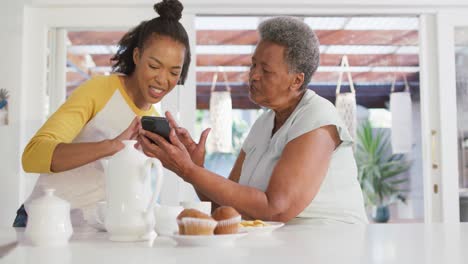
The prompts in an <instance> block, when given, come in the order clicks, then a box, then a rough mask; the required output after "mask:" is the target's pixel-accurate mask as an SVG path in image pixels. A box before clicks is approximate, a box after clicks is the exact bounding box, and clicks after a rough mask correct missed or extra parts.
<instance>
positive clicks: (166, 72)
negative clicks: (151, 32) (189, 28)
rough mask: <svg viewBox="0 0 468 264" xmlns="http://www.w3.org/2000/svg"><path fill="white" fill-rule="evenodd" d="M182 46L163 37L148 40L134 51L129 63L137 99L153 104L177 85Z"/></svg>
mask: <svg viewBox="0 0 468 264" xmlns="http://www.w3.org/2000/svg"><path fill="white" fill-rule="evenodd" d="M184 56H185V46H184V45H183V44H182V43H180V42H177V41H175V40H173V39H172V38H170V37H166V36H154V37H151V38H149V39H148V40H147V41H146V42H145V44H144V47H143V50H140V49H138V48H135V50H134V51H133V61H134V63H135V72H134V74H135V77H136V81H137V86H138V89H139V91H138V93H139V94H140V96H139V97H142V98H141V99H142V100H143V101H144V103H146V104H148V103H149V104H155V103H158V102H159V101H161V99H162V98H163V97H164V96H165V95H166V94H168V93H169V92H170V91H171V90H172V89H174V87H175V86H176V85H177V83H178V81H179V78H180V74H181V72H182V66H183V64H184Z"/></svg>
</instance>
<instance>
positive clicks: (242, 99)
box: [197, 82, 419, 109]
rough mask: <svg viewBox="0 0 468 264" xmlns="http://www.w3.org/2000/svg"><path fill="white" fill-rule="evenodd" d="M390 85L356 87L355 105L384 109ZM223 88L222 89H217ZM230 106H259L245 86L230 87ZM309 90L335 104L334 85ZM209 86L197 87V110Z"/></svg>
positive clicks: (202, 106)
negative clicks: (249, 95) (250, 97)
mask: <svg viewBox="0 0 468 264" xmlns="http://www.w3.org/2000/svg"><path fill="white" fill-rule="evenodd" d="M390 87H391V85H390V84H387V85H356V87H355V88H356V100H357V104H359V105H362V106H364V107H367V108H386V107H387V106H386V103H387V102H388V100H389V94H390ZM219 88H221V89H222V88H223V87H219ZM231 88H232V90H231V91H232V94H231V97H232V106H233V108H234V109H258V108H259V106H258V105H255V104H254V103H252V102H251V101H250V99H249V97H248V88H247V86H246V85H238V86H232V87H231ZM308 88H309V89H311V90H313V91H315V92H316V93H317V94H318V95H320V96H322V97H324V98H326V99H327V100H329V101H330V102H331V103H333V104H334V103H335V86H334V85H309V87H308ZM403 89H404V84H403V83H402V82H399V83H397V85H396V86H395V90H396V91H402V90H403ZM348 90H349V87H347V86H344V87H343V91H348ZM410 91H411V95H412V97H413V98H417V97H418V96H419V84H418V85H412V86H411V88H410ZM210 94H211V92H210V86H209V85H197V109H208V108H209V101H210Z"/></svg>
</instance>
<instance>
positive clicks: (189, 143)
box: [166, 111, 211, 167]
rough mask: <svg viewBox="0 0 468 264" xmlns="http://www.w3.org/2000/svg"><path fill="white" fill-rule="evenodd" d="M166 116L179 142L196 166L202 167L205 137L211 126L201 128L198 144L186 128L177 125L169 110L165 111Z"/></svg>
mask: <svg viewBox="0 0 468 264" xmlns="http://www.w3.org/2000/svg"><path fill="white" fill-rule="evenodd" d="M166 118H167V121H168V122H169V125H170V126H171V128H173V129H174V130H175V133H176V135H177V137H178V139H179V140H180V142H181V143H182V144H183V145H184V146H185V148H186V149H187V151H188V153H189V154H190V158H191V159H192V161H193V162H194V163H195V164H197V165H198V166H200V167H203V164H204V163H205V154H206V148H205V144H206V139H207V138H208V134H209V133H210V131H211V128H207V129H205V130H203V132H202V133H201V135H200V140H199V141H198V144H197V143H196V142H195V141H194V140H193V139H192V137H191V136H190V134H189V132H188V131H187V129H185V128H183V127H179V126H178V125H177V122H176V121H175V119H174V117H172V114H171V113H170V112H169V111H167V112H166Z"/></svg>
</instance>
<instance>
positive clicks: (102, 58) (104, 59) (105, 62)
mask: <svg viewBox="0 0 468 264" xmlns="http://www.w3.org/2000/svg"><path fill="white" fill-rule="evenodd" d="M113 56H114V54H93V55H91V57H92V58H93V61H94V64H96V66H98V67H108V66H112V62H111V60H110V59H111V58H112V57H113Z"/></svg>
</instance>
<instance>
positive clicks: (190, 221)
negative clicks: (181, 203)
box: [177, 209, 217, 235]
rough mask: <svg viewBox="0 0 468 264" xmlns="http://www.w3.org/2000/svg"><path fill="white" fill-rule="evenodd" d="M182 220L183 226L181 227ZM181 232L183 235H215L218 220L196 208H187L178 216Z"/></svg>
mask: <svg viewBox="0 0 468 264" xmlns="http://www.w3.org/2000/svg"><path fill="white" fill-rule="evenodd" d="M180 222H181V224H182V226H183V227H182V228H180V226H181V225H180ZM177 223H178V224H179V234H182V235H213V231H214V229H215V228H216V224H217V222H216V221H215V220H214V219H213V218H211V216H209V215H207V214H205V213H202V212H200V211H198V210H196V209H185V210H184V211H182V212H181V213H180V214H179V216H178V217H177Z"/></svg>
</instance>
